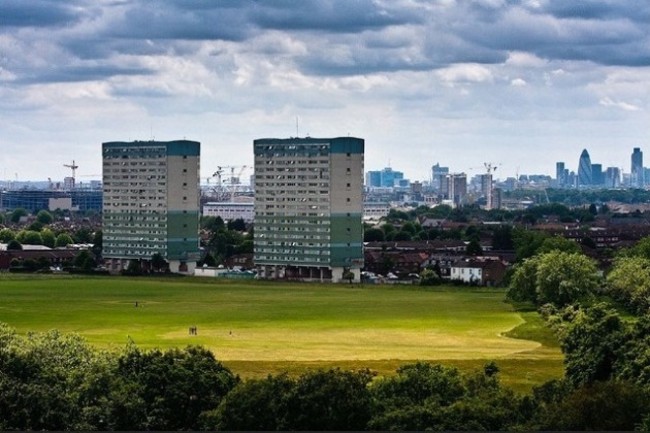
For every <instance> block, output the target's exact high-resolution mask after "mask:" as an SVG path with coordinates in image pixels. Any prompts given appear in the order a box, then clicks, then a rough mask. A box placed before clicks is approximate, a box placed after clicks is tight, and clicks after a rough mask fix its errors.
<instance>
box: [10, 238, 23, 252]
mask: <svg viewBox="0 0 650 433" xmlns="http://www.w3.org/2000/svg"><path fill="white" fill-rule="evenodd" d="M22 249H23V246H22V245H21V244H20V242H18V241H17V240H15V239H12V240H10V241H9V243H8V244H7V250H22Z"/></svg>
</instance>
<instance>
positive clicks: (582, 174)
mask: <svg viewBox="0 0 650 433" xmlns="http://www.w3.org/2000/svg"><path fill="white" fill-rule="evenodd" d="M592 184H593V179H592V175H591V158H589V152H587V149H584V150H583V151H582V153H581V154H580V162H579V164H578V186H579V187H585V186H590V185H592Z"/></svg>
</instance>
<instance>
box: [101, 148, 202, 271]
mask: <svg viewBox="0 0 650 433" xmlns="http://www.w3.org/2000/svg"><path fill="white" fill-rule="evenodd" d="M200 146H201V145H200V143H198V142H196V141H188V140H178V141H168V142H162V141H134V142H109V143H103V144H102V155H103V183H104V191H103V196H104V197H103V201H104V203H103V219H104V221H103V234H104V238H103V242H104V245H103V256H104V258H105V259H106V262H107V265H108V267H109V270H111V271H114V272H119V271H121V270H123V269H126V268H127V266H128V264H129V262H130V261H131V260H138V261H139V262H141V263H142V264H143V265H144V266H145V267H147V266H148V264H149V262H150V260H151V258H152V256H153V255H154V254H156V253H158V254H160V255H161V256H162V258H163V259H165V260H166V261H167V262H168V263H169V269H170V270H171V271H172V272H180V273H188V274H191V273H193V272H194V268H195V267H196V262H197V261H198V260H199V157H200Z"/></svg>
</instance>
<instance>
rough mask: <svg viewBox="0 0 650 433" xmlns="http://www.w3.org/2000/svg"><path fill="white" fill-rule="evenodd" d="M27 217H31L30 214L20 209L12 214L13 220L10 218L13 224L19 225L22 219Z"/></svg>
mask: <svg viewBox="0 0 650 433" xmlns="http://www.w3.org/2000/svg"><path fill="white" fill-rule="evenodd" d="M27 215H29V213H27V211H26V210H25V209H23V208H21V207H19V208H16V209H14V211H13V212H11V218H9V220H10V221H11V222H12V223H14V224H17V223H19V222H20V219H21V218H22V217H24V216H27Z"/></svg>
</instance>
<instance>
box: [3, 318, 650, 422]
mask: <svg viewBox="0 0 650 433" xmlns="http://www.w3.org/2000/svg"><path fill="white" fill-rule="evenodd" d="M576 329H577V328H576ZM576 332H577V330H576ZM567 335H572V333H571V332H568V334H567ZM646 335H647V334H646ZM567 341H572V340H571V339H569V340H567ZM608 341H609V340H608ZM646 347H647V346H646ZM585 371H591V370H585ZM628 377H629V378H630V379H629V380H627V379H623V378H621V379H620V380H619V379H617V380H609V381H598V380H593V381H592V380H589V381H586V380H585V381H577V382H576V381H573V380H560V381H552V382H549V383H546V384H544V385H542V386H541V387H538V388H535V389H534V390H533V392H532V393H530V394H528V395H519V394H516V393H514V392H513V391H512V390H510V389H509V388H507V387H505V386H503V385H502V384H501V383H500V382H499V369H498V366H497V365H496V364H494V363H492V362H490V363H487V364H486V365H485V366H484V368H483V369H482V370H481V371H477V372H474V373H471V374H461V373H460V372H459V371H458V370H457V369H456V368H452V367H446V366H443V365H437V364H428V363H416V364H409V365H404V366H402V367H400V368H399V369H398V370H397V372H396V374H395V375H393V376H389V377H376V376H375V375H374V374H373V373H372V372H371V371H368V370H360V371H345V370H340V369H330V370H318V371H311V372H308V373H305V374H303V375H301V376H298V377H290V376H288V375H286V374H280V375H276V376H268V377H267V378H264V379H251V380H241V379H240V378H239V377H237V376H236V375H234V374H233V373H232V372H231V371H230V370H229V369H228V368H226V367H225V366H224V365H223V364H221V363H220V362H219V361H217V360H216V359H215V357H214V355H213V354H212V353H211V352H210V351H208V350H206V349H204V348H201V347H187V348H185V349H170V350H165V351H161V350H151V351H144V350H141V349H139V348H138V347H136V346H135V345H134V344H129V345H127V347H126V348H125V349H124V350H122V351H121V352H119V353H109V352H103V351H98V350H96V349H93V348H91V347H90V346H89V345H88V344H87V343H85V341H84V340H83V339H82V338H80V337H78V336H76V335H66V334H61V333H58V332H56V331H52V332H48V333H42V334H36V333H34V334H28V335H27V336H26V337H22V336H19V335H17V334H16V333H15V332H14V331H13V330H12V329H10V328H9V327H7V326H6V325H0V430H266V431H271V430H321V431H322V430H400V431H403V430H512V429H517V430H632V429H634V428H637V429H641V430H644V429H645V430H647V429H648V427H650V417H649V415H648V412H650V395H649V393H648V387H647V382H646V384H645V385H643V382H642V381H639V380H636V379H634V378H633V376H632V375H629V376H628Z"/></svg>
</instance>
